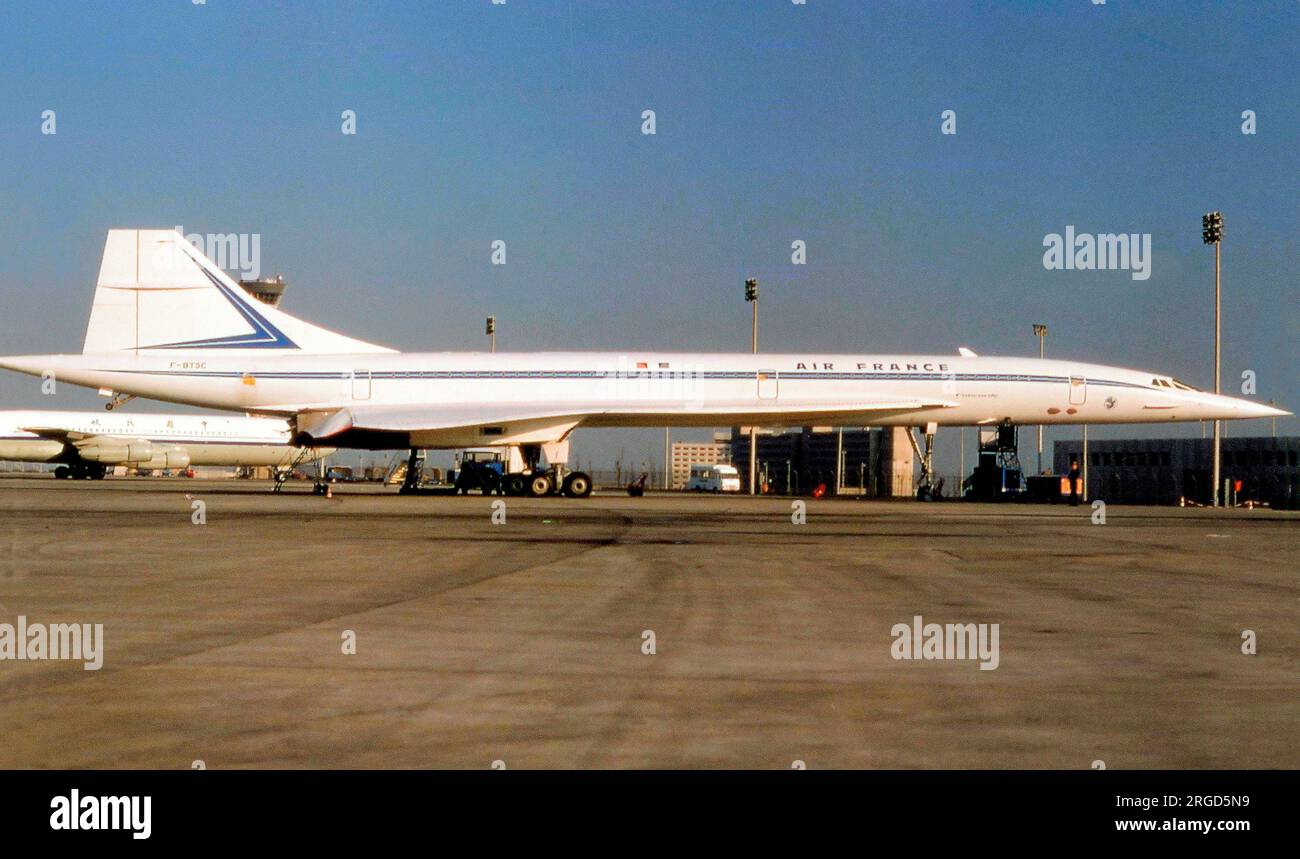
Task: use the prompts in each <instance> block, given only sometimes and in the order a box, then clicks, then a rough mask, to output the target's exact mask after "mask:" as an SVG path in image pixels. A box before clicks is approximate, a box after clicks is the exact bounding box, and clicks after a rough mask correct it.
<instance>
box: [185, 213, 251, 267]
mask: <svg viewBox="0 0 1300 859" xmlns="http://www.w3.org/2000/svg"><path fill="white" fill-rule="evenodd" d="M176 232H178V233H180V234H181V235H183V236H185V241H187V242H189V243H190V244H192V245H194V247H195V248H196V249H197V250H198V252H199V253H201V254H203V255H204V256H205V257H207V258H208V259H210V260H212V262H213V263H215V264H216V266H217V268H220V269H224V270H225V271H233V272H235V273H237V274H238V275H239V276H240V277H241V278H244V279H246V280H256V279H257V278H259V277H261V276H262V234H261V233H190V234H188V235H186V233H185V228H184V227H182V226H181V225H179V224H177V225H176Z"/></svg>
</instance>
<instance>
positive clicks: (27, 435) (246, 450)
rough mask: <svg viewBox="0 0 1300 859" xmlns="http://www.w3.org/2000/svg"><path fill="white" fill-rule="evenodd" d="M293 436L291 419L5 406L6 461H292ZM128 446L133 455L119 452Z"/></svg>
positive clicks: (0, 432) (1, 430)
mask: <svg viewBox="0 0 1300 859" xmlns="http://www.w3.org/2000/svg"><path fill="white" fill-rule="evenodd" d="M289 439H290V433H289V425H288V423H287V422H286V421H284V420H280V419H278V418H248V417H228V416H224V415H161V414H136V413H133V412H121V411H116V412H102V411H101V412H72V411H6V412H0V460H11V461H15V462H48V463H75V462H83V461H85V462H95V463H98V464H101V465H128V466H134V467H140V468H149V467H157V468H167V467H184V466H186V465H211V466H280V467H284V466H288V465H290V464H292V463H293V462H294V461H295V460H296V459H298V457H299V454H300V452H301V451H300V449H299V448H296V447H294V446H292V445H291V444H290V443H289ZM123 451H125V455H122V456H119V455H117V454H118V453H121V452H123ZM317 454H319V452H317V453H316V454H313V456H312V458H315V456H316V455H317Z"/></svg>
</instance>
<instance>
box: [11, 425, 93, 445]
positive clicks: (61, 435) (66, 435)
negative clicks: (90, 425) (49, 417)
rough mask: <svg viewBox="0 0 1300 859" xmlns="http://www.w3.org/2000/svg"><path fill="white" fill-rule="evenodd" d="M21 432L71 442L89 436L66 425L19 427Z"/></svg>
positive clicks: (89, 436) (51, 439)
mask: <svg viewBox="0 0 1300 859" xmlns="http://www.w3.org/2000/svg"><path fill="white" fill-rule="evenodd" d="M19 429H20V430H22V431H23V432H29V433H31V434H32V435H38V436H40V437H41V438H47V439H49V440H50V441H61V442H73V443H74V444H75V443H76V442H79V441H83V440H85V439H88V438H91V435H90V434H89V433H84V432H77V431H76V430H70V429H67V428H66V427H19Z"/></svg>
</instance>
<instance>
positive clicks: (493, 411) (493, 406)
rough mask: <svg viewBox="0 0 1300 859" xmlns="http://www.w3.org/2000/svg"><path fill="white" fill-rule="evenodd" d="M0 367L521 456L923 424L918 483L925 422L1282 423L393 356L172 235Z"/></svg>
mask: <svg viewBox="0 0 1300 859" xmlns="http://www.w3.org/2000/svg"><path fill="white" fill-rule="evenodd" d="M0 367H5V368H8V369H11V370H16V371H18V372H22V373H29V374H32V375H36V376H53V377H54V378H56V379H58V380H59V381H63V382H69V383H73V384H77V385H85V386H89V387H94V388H99V389H100V390H101V393H105V394H106V395H111V396H113V397H116V398H121V397H130V396H145V397H151V398H154V399H158V400H166V401H171V402H177V403H188V404H191V405H198V406H203V407H209V408H218V409H229V410H238V411H242V412H250V413H257V414H263V415H269V416H279V417H283V418H286V419H287V420H288V421H289V422H290V424H291V426H292V427H293V431H294V441H295V443H298V444H303V445H309V446H310V445H322V444H328V445H330V446H333V447H355V448H366V449H407V448H409V449H412V450H414V449H417V448H452V447H466V446H483V445H507V444H517V445H521V446H523V447H524V449H525V450H531V449H533V448H536V447H538V446H542V445H555V444H557V443H563V442H565V440H566V439H567V438H568V436H569V434H570V433H571V432H572V431H573V430H574V429H575V428H576V427H579V426H582V427H611V426H735V425H758V426H799V425H809V424H822V425H856V426H864V425H871V426H907V427H921V428H924V430H925V433H926V441H927V444H926V454H925V455H924V456H923V459H922V467H923V473H922V481H923V482H924V481H925V479H926V473H925V468H926V467H927V466H928V464H929V461H930V457H929V452H930V450H931V444H932V441H933V435H934V431H935V429H936V428H937V427H939V426H954V425H1002V424H1094V423H1169V422H1173V421H1200V420H1218V419H1226V420H1231V419H1242V418H1265V417H1270V416H1275V415H1285V414H1289V412H1283V411H1281V410H1278V409H1274V408H1270V407H1268V406H1265V405H1261V404H1258V403H1254V402H1251V401H1248V400H1243V399H1237V398H1234V397H1225V396H1219V395H1216V394H1210V393H1205V392H1203V391H1198V390H1196V389H1195V388H1193V387H1192V386H1190V385H1187V384H1184V383H1182V382H1179V381H1178V380H1176V379H1174V378H1173V377H1171V376H1169V375H1166V374H1164V373H1156V372H1150V371H1146V370H1127V369H1121V368H1118V367H1107V366H1102V365H1097V364H1085V363H1080V362H1075V361H1060V360H1043V359H1036V358H988V357H979V356H977V355H975V354H974V353H972V352H970V351H969V350H963V351H962V352H961V354H958V355H868V354H838V355H831V354H823V353H820V352H807V353H799V354H783V355H782V354H762V353H760V354H757V355H754V354H748V353H745V354H709V353H670V352H657V351H654V350H628V351H622V352H529V353H507V352H502V353H491V354H483V353H454V352H440V353H439V352H433V353H429V352H423V353H402V352H397V351H394V350H392V349H389V348H386V347H383V346H377V345H375V344H373V343H366V342H362V341H360V340H354V339H352V338H350V337H345V336H343V335H341V334H337V333H335V332H333V331H328V330H326V329H324V328H320V327H317V326H315V325H311V324H309V323H307V322H304V321H302V320H300V319H297V318H295V317H293V316H290V315H289V314H287V313H285V312H283V311H281V310H279V309H277V308H273V307H268V306H262V305H260V304H259V303H258V302H256V301H255V300H254V299H252V298H251V297H250V296H249V294H248V293H247V292H245V291H244V290H243V289H241V288H240V287H239V286H238V285H237V284H236V283H235V282H234V281H233V280H231V279H230V278H229V277H228V276H227V275H226V274H225V273H224V272H223V271H222V270H221V269H219V268H218V267H217V266H216V265H214V264H213V263H212V262H211V261H210V260H208V259H207V258H206V257H204V256H203V255H202V254H201V253H200V252H199V251H198V250H196V249H195V248H194V247H193V246H192V245H190V244H189V243H188V242H187V241H186V240H185V238H184V237H183V236H182V235H181V234H180V233H178V232H176V231H174V230H143V229H141V230H137V229H115V230H110V231H109V234H108V241H107V243H106V245H105V248H104V258H103V262H102V265H101V267H100V272H99V281H98V286H97V289H96V291H95V300H94V305H93V307H92V309H91V314H90V325H89V328H88V329H87V332H86V341H85V345H84V348H83V350H82V354H80V355H27V356H15V357H4V358H0ZM562 458H563V457H561V459H562ZM548 459H551V460H552V461H555V460H554V458H552V456H551V454H550V451H549V450H548ZM555 478H558V479H561V480H562V481H563V484H562V487H561V488H562V489H563V490H564V491H565V493H566V494H569V495H577V496H583V495H585V494H587V493H589V492H590V479H589V478H587V476H586V475H584V474H581V473H580V472H570V473H568V474H567V475H564V474H562V473H561V474H557V475H555ZM546 479H548V478H545V477H543V478H539V480H541V481H542V482H545V480H546ZM547 488H548V487H545V486H535V487H534V492H535V493H536V494H542V493H540V492H539V491H538V490H540V489H547Z"/></svg>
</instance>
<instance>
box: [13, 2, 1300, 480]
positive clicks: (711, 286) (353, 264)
mask: <svg viewBox="0 0 1300 859" xmlns="http://www.w3.org/2000/svg"><path fill="white" fill-rule="evenodd" d="M1298 46H1300V3H1297V2H1294V0H1287V2H1281V0H1279V1H1278V2H1250V3H1246V2H1240V3H1238V2H1233V3H1228V2H1218V0H1215V2H1189V0H1178V2H1150V0H1148V2H1141V3H1138V2H1132V0H1108V2H1106V3H1105V4H1104V5H1097V4H1094V2H1093V0H1061V2H1034V3H1029V2H1024V3H1018V2H1002V3H993V2H987V3H985V2H973V3H959V2H921V0H907V2H861V0H857V2H851V1H850V0H844V2H834V0H807V3H806V4H804V5H796V4H794V3H792V2H789V0H743V2H722V1H721V0H716V2H709V0H693V2H684V0H683V2H677V3H667V2H637V0H622V2H563V0H552V2H543V0H508V2H506V3H505V4H504V5H493V4H492V2H491V0H464V2H459V0H439V2H410V3H397V2H387V3H353V2H322V0H316V2H303V3H274V4H272V3H263V2H242V0H241V1H240V2H237V0H207V2H206V3H204V4H201V5H196V4H195V3H193V2H191V0H166V2H162V0H159V2H123V3H89V2H50V0H46V2H35V0H16V2H11V3H8V4H6V5H5V7H4V9H3V11H0V106H2V107H3V111H2V112H0V251H2V252H0V338H3V340H2V341H0V352H3V353H6V354H14V353H33V352H75V351H79V349H80V345H81V341H82V337H83V334H84V329H85V323H86V318H87V314H88V310H89V305H90V300H91V295H92V291H93V285H94V281H95V276H96V273H97V270H98V265H99V257H100V254H101V252H102V249H103V242H104V234H105V232H106V231H107V230H108V229H109V228H111V227H123V226H152V227H170V226H174V225H177V224H181V225H184V226H185V228H186V230H187V232H204V233H206V232H216V233H256V234H259V235H260V237H261V252H262V269H263V273H264V274H274V273H277V272H279V273H283V274H284V275H285V277H286V279H287V280H289V281H290V283H291V287H290V290H289V293H288V298H287V300H286V304H285V309H286V310H288V311H290V312H292V313H296V314H298V315H301V316H304V317H306V318H308V319H310V320H312V321H316V322H320V323H322V324H325V325H327V326H330V327H333V328H336V329H340V330H343V331H345V332H347V333H349V334H353V335H356V336H358V337H361V338H363V339H368V340H375V341H378V342H382V343H385V344H388V345H391V346H394V347H396V348H399V349H402V350H442V349H474V348H482V347H483V345H484V338H483V334H482V324H483V317H484V316H485V315H487V314H495V315H496V316H497V319H498V327H499V334H498V345H499V348H501V349H503V350H504V349H570V348H591V349H621V348H645V349H648V348H660V349H691V350H718V351H728V350H734V351H743V350H747V349H748V346H749V342H748V339H749V308H748V306H747V305H745V303H744V301H743V298H742V283H743V280H744V278H745V277H747V276H753V277H758V278H759V279H760V281H761V289H762V304H761V308H762V309H761V313H762V333H761V348H762V349H763V350H772V351H778V350H779V351H789V352H799V351H819V352H825V351H837V352H900V353H906V352H940V353H946V352H955V351H956V348H957V346H959V345H966V346H970V347H971V348H974V349H975V350H976V351H978V352H980V353H981V354H1032V353H1036V350H1037V341H1036V340H1035V338H1034V337H1033V334H1032V332H1031V329H1030V325H1031V323H1032V322H1046V323H1047V324H1048V325H1049V326H1050V329H1051V330H1050V334H1049V335H1048V340H1047V347H1048V352H1049V354H1050V355H1055V356H1059V357H1070V358H1077V359H1081V360H1092V361H1099V362H1103V363H1111V364H1118V365H1122V366H1134V367H1149V368H1153V369H1158V370H1161V371H1164V372H1169V373H1172V374H1173V375H1175V376H1178V377H1180V378H1182V379H1185V380H1187V381H1189V382H1192V383H1193V384H1198V385H1201V386H1209V385H1210V384H1211V383H1212V342H1213V341H1212V335H1213V327H1212V297H1213V254H1212V252H1211V251H1210V250H1209V249H1208V248H1206V247H1205V246H1203V245H1202V243H1201V238H1200V218H1201V214H1202V213H1203V212H1206V211H1209V210H1212V209H1218V210H1221V211H1222V212H1223V213H1224V217H1225V221H1226V239H1225V243H1224V246H1223V254H1224V269H1223V282H1224V302H1223V312H1224V354H1223V377H1224V386H1225V391H1226V392H1234V390H1236V389H1237V388H1239V386H1240V379H1241V374H1242V372H1243V371H1246V370H1252V371H1254V373H1255V374H1256V376H1257V380H1258V382H1257V384H1258V397H1259V398H1260V399H1262V400H1268V399H1270V398H1272V399H1275V400H1277V402H1278V403H1280V404H1282V405H1283V406H1285V407H1287V408H1290V409H1292V410H1295V409H1296V407H1297V406H1300V385H1298V384H1297V376H1296V354H1297V351H1296V342H1297V334H1298V333H1300V324H1298V321H1300V318H1298V317H1297V303H1296V298H1297V282H1298V279H1300V254H1298V253H1297V238H1296V237H1297V226H1298V224H1297V191H1298V190H1300V171H1298V170H1297V154H1298V153H1300V59H1298V58H1300V47H1298ZM47 110H53V111H55V117H56V123H57V124H56V133H55V134H53V135H48V134H42V112H43V111H47ZM345 110H353V111H355V112H356V118H357V119H356V129H357V133H356V134H355V135H344V134H342V133H341V125H342V120H341V116H340V115H341V113H342V112H343V111H345ZM644 110H653V111H655V124H656V133H655V134H654V135H646V134H643V133H642V124H643V121H642V112H643V111H644ZM946 110H952V111H955V113H956V130H957V133H956V134H955V135H945V134H942V133H941V124H942V119H941V115H942V113H943V112H944V111H946ZM1247 110H1250V111H1254V112H1255V117H1256V133H1255V134H1251V135H1247V134H1243V133H1242V124H1243V119H1242V113H1243V111H1247ZM1067 225H1073V226H1074V227H1075V229H1076V230H1077V231H1078V232H1081V233H1084V232H1086V233H1118V232H1126V233H1140V234H1141V233H1149V234H1151V242H1152V265H1151V274H1150V277H1149V279H1146V280H1134V279H1133V278H1132V277H1131V275H1130V273H1129V272H1127V271H1055V270H1052V271H1049V270H1046V269H1045V268H1044V266H1043V253H1044V248H1043V238H1044V236H1046V235H1047V234H1049V233H1054V232H1055V233H1061V232H1064V230H1065V228H1066V226H1067ZM495 240H502V241H504V242H506V248H507V263H506V265H504V266H494V265H492V264H491V244H492V242H493V241H495ZM795 240H802V241H804V242H806V243H807V264H806V265H802V266H797V265H793V264H792V263H791V242H793V241H795ZM101 402H102V401H100V400H98V399H97V398H96V397H94V395H93V394H87V393H85V392H76V391H73V390H71V389H67V388H62V389H61V392H60V396H59V397H58V398H57V402H54V401H51V399H50V398H46V397H42V396H40V393H39V390H38V383H37V381H35V380H31V379H29V378H26V377H19V376H16V375H8V374H6V375H4V376H0V407H2V408H18V407H27V408H40V407H48V408H53V407H67V408H77V407H82V406H92V407H98V406H99V404H100V403H101ZM153 407H156V404H145V405H144V406H140V405H138V404H137V405H133V406H132V408H153ZM1258 423H1259V425H1258V426H1255V427H1251V426H1250V425H1247V424H1243V425H1239V426H1234V427H1231V428H1230V432H1231V433H1232V434H1233V435H1242V434H1247V433H1252V434H1262V433H1267V432H1268V426H1267V423H1266V422H1258ZM1298 429H1300V425H1298V424H1297V422H1296V419H1294V418H1289V419H1286V420H1285V421H1281V422H1279V427H1278V431H1279V433H1281V432H1287V433H1294V432H1296V431H1297V430H1298ZM1161 431H1162V432H1166V433H1167V432H1168V428H1166V427H1162V428H1161ZM1096 432H1097V436H1096V437H1117V436H1120V435H1130V434H1138V433H1137V431H1135V430H1133V429H1132V428H1110V429H1098V430H1096ZM1183 432H1191V433H1199V428H1198V427H1195V426H1193V427H1191V428H1187V429H1185V430H1183ZM1067 433H1069V434H1077V429H1076V430H1061V431H1049V436H1048V437H1049V442H1050V440H1051V438H1053V437H1065V436H1066V434H1067ZM700 435H701V433H700V432H699V431H695V432H691V433H687V432H683V433H682V436H684V437H696V438H698V437H700ZM950 435H951V436H954V437H955V436H956V432H955V431H953V432H951V433H950ZM661 438H662V436H661V434H660V433H659V432H658V431H654V430H649V431H620V432H615V431H601V432H597V431H586V432H584V431H579V432H578V434H577V435H576V436H575V452H576V453H577V454H578V455H579V456H580V457H581V458H582V460H583V461H584V462H587V461H594V462H596V463H598V464H603V463H604V462H612V461H613V458H614V457H615V456H616V455H617V454H618V452H619V451H620V450H625V451H626V452H627V454H626V455H627V457H628V459H631V460H635V459H637V458H644V459H647V460H649V461H651V462H657V461H658V460H659V458H660V456H661V453H660V449H659V445H660V443H661ZM1024 442H1025V439H1022V451H1023V450H1026V449H1027V447H1028V446H1032V440H1030V441H1029V445H1028V446H1026V445H1025V444H1024ZM939 450H940V454H941V461H940V466H941V467H950V465H954V464H955V459H956V453H955V450H956V448H955V438H950V439H949V440H947V441H946V442H945V441H944V440H943V439H942V438H941V440H940V446H939ZM945 459H946V460H948V461H947V462H945Z"/></svg>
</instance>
